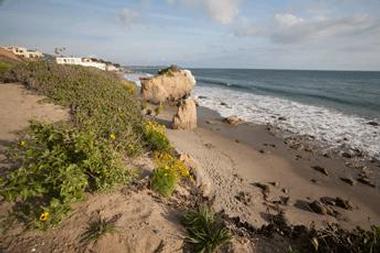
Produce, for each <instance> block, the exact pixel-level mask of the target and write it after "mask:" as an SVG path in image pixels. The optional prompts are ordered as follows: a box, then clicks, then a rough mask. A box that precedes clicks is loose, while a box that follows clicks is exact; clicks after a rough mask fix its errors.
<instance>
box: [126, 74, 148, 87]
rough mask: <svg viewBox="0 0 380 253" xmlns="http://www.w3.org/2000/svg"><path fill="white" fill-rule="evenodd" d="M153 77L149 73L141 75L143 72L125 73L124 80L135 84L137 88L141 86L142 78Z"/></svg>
mask: <svg viewBox="0 0 380 253" xmlns="http://www.w3.org/2000/svg"><path fill="white" fill-rule="evenodd" d="M150 76H152V75H151V74H148V73H141V72H135V73H125V74H124V78H125V79H127V80H129V81H132V82H135V83H136V85H137V86H141V82H140V78H141V77H150Z"/></svg>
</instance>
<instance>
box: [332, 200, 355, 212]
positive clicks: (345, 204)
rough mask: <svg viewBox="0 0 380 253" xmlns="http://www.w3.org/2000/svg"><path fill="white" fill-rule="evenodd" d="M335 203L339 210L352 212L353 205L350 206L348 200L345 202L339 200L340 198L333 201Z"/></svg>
mask: <svg viewBox="0 0 380 253" xmlns="http://www.w3.org/2000/svg"><path fill="white" fill-rule="evenodd" d="M335 203H336V206H338V207H340V208H343V209H346V210H352V209H353V205H352V203H351V201H349V200H345V199H341V198H339V197H337V198H336V199H335Z"/></svg>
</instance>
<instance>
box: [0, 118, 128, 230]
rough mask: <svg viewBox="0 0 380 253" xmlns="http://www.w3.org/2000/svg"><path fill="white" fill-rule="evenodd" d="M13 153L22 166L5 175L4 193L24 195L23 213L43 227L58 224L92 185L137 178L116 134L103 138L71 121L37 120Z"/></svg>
mask: <svg viewBox="0 0 380 253" xmlns="http://www.w3.org/2000/svg"><path fill="white" fill-rule="evenodd" d="M9 157H10V158H11V159H12V160H13V161H14V162H15V163H16V164H20V166H19V167H18V169H16V170H14V171H12V172H10V173H9V174H8V175H7V176H6V177H5V180H2V181H1V183H0V186H1V187H0V189H1V190H0V194H1V195H2V196H3V197H4V198H5V199H6V200H7V201H18V202H19V204H18V210H17V211H18V212H17V215H18V216H19V217H21V218H22V220H24V221H25V222H26V223H28V224H30V225H33V226H34V227H38V228H41V229H45V228H48V227H50V226H54V225H56V224H58V223H59V222H60V221H61V220H62V218H63V217H64V216H65V214H66V213H67V212H68V211H69V210H70V204H71V203H73V202H75V201H78V200H82V199H83V198H84V196H85V192H86V191H90V192H93V191H99V190H101V191H103V190H107V189H109V188H111V187H112V186H114V185H115V184H117V183H123V184H126V183H128V182H129V180H130V179H131V173H130V171H129V170H128V169H127V168H126V167H125V166H124V165H123V162H122V156H121V155H120V153H118V152H117V151H116V149H115V148H114V147H113V146H112V141H111V140H110V141H108V142H107V141H102V140H99V139H98V138H97V137H96V135H95V134H94V132H89V131H82V130H80V129H78V128H75V127H73V126H71V125H70V124H69V123H60V124H47V123H40V122H31V125H30V127H29V129H28V131H27V132H25V135H24V136H23V137H22V140H21V141H19V143H18V144H16V145H14V146H13V147H12V149H10V150H9Z"/></svg>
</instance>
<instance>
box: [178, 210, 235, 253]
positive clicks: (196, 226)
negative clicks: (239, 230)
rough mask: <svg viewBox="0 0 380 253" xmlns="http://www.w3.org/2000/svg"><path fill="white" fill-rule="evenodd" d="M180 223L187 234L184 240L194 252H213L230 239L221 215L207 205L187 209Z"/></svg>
mask: <svg viewBox="0 0 380 253" xmlns="http://www.w3.org/2000/svg"><path fill="white" fill-rule="evenodd" d="M182 223H183V225H184V226H185V228H186V231H187V234H188V235H187V237H186V241H187V242H188V243H189V244H190V245H191V246H192V248H193V251H194V252H202V253H203V252H204V253H206V252H207V253H211V252H214V251H215V250H216V249H217V248H218V247H219V246H221V245H223V244H225V243H227V242H228V241H230V239H231V234H230V232H229V231H228V229H227V228H226V227H225V226H224V224H223V220H222V219H221V217H220V216H218V215H216V214H215V213H214V212H213V211H212V210H211V209H210V208H209V207H207V206H200V207H199V208H198V209H196V210H191V211H188V212H187V213H186V214H185V215H184V216H183V219H182Z"/></svg>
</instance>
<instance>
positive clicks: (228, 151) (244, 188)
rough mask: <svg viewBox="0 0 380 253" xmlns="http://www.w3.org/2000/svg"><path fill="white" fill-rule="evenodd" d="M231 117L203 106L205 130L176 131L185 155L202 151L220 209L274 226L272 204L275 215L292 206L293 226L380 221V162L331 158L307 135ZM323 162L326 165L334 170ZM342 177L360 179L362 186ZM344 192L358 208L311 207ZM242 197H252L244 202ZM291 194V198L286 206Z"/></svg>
mask: <svg viewBox="0 0 380 253" xmlns="http://www.w3.org/2000/svg"><path fill="white" fill-rule="evenodd" d="M173 113H174V108H167V110H166V111H165V112H164V113H163V115H160V116H159V118H160V119H161V120H164V122H166V123H167V122H168V121H169V120H170V118H171V115H172V114H173ZM223 119H224V118H223V117H221V116H220V115H219V114H218V113H217V112H216V111H212V110H210V109H208V108H205V107H198V128H197V129H195V130H194V131H181V130H171V129H168V136H169V139H170V141H171V142H172V143H173V144H174V146H175V147H176V148H177V149H178V150H179V151H180V153H187V154H189V155H191V156H192V157H194V158H195V160H197V162H198V163H199V164H200V165H201V168H202V170H205V173H206V174H208V175H207V176H208V177H209V178H210V181H211V182H212V183H211V185H212V187H216V188H215V189H214V193H216V194H215V203H214V207H215V208H216V209H217V210H224V211H225V212H226V213H227V214H228V215H230V216H239V217H240V218H242V219H243V220H245V221H247V222H249V223H252V224H254V225H257V226H260V225H263V224H266V222H267V219H266V218H265V213H266V212H267V211H268V210H270V211H269V213H270V212H275V213H276V212H280V211H285V213H286V218H287V219H288V221H289V223H290V224H293V225H296V224H302V225H310V224H312V223H315V224H316V225H317V226H323V225H325V224H327V223H338V224H340V225H342V227H346V228H354V227H356V226H358V225H359V226H361V227H369V226H370V225H372V224H379V223H380V206H378V201H379V200H380V192H379V190H378V185H379V179H380V174H379V170H378V169H379V166H380V163H379V162H378V161H372V162H370V161H359V160H358V159H357V158H356V157H352V158H342V157H341V156H339V155H337V154H334V153H333V154H328V155H325V156H324V155H322V153H323V152H321V150H315V147H313V148H312V149H309V148H307V147H308V145H307V143H305V142H303V140H302V139H301V140H293V142H289V141H288V142H287V143H286V140H285V139H284V138H282V137H280V136H279V132H278V130H276V129H274V128H272V127H268V126H265V125H257V124H253V123H243V124H240V125H238V126H236V127H232V126H230V125H228V124H227V123H225V122H223ZM295 142H298V146H297V145H295V144H296V143H295ZM299 144H301V145H299ZM294 146H297V147H302V148H300V149H296V148H294ZM291 147H293V148H291ZM305 147H306V148H305ZM207 160H210V161H207ZM220 161H223V162H224V164H223V163H221V164H220ZM218 166H220V167H221V169H220V170H218V168H217V167H218ZM313 167H314V169H313ZM315 168H323V169H324V170H325V171H327V174H328V175H324V174H323V173H321V171H318V170H316V169H315ZM363 171H365V173H368V174H370V177H371V180H372V181H373V180H374V183H375V184H376V185H377V186H376V187H375V188H373V187H371V186H368V185H365V184H362V183H360V182H357V178H358V175H359V174H360V173H364V172H363ZM342 178H345V179H352V180H353V183H354V185H350V184H349V183H347V181H342ZM255 184H256V186H255ZM257 185H259V186H262V185H265V187H269V189H270V190H269V191H270V192H269V193H268V194H263V191H262V188H260V187H257ZM225 189H229V190H228V191H226V190H225ZM218 191H220V192H218ZM234 191H235V192H234ZM239 195H241V196H240V197H241V198H240V197H239ZM265 195H267V196H265ZM337 197H338V198H341V199H344V200H347V201H349V203H350V205H351V204H352V207H353V209H352V210H344V208H339V207H336V206H328V208H330V209H332V210H334V211H332V214H324V215H321V214H316V213H315V212H313V211H311V210H309V209H310V208H309V207H310V204H311V203H312V202H313V201H315V200H318V201H320V202H321V201H322V200H323V201H325V200H326V199H330V198H331V199H334V198H337ZM239 198H240V199H243V202H246V203H241V201H239ZM244 199H245V200H244ZM247 199H249V201H247ZM284 199H287V200H286V202H287V203H286V204H285V203H283V202H284ZM247 202H249V203H247ZM259 214H260V215H259Z"/></svg>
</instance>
